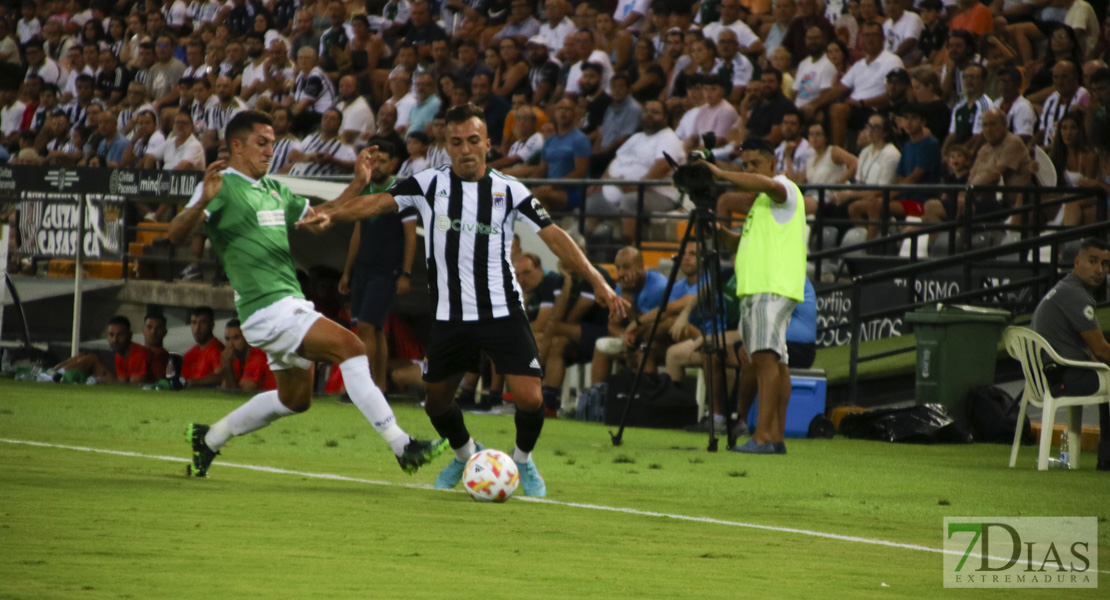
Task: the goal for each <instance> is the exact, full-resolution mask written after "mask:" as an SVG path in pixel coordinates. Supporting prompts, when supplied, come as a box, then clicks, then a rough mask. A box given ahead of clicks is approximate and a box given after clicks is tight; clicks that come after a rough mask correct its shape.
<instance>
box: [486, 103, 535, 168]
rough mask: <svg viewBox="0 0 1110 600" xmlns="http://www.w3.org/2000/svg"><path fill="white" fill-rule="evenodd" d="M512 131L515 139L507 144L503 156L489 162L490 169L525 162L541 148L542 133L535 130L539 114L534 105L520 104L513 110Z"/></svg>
mask: <svg viewBox="0 0 1110 600" xmlns="http://www.w3.org/2000/svg"><path fill="white" fill-rule="evenodd" d="M513 121H514V123H513V129H515V131H514V132H513V133H514V134H515V135H516V141H515V142H513V145H512V146H509V151H508V153H506V154H505V156H503V157H501V158H499V159H497V160H495V161H493V162H491V163H489V166H490V168H492V169H504V168H505V167H511V166H513V165H519V164H521V163H527V162H528V161H529V160H531V159H532V157H533V156H535V155H536V154H537V153H539V152H541V151H542V150H543V134H542V133H540V132H538V131H536V125H537V124H538V122H539V116H538V115H537V114H536V109H535V107H532V106H522V107H520V108H518V109H516V111H514V112H513Z"/></svg>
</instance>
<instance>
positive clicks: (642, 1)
mask: <svg viewBox="0 0 1110 600" xmlns="http://www.w3.org/2000/svg"><path fill="white" fill-rule="evenodd" d="M648 4H649V3H648V0H619V1H618V2H617V7H616V9H614V10H613V20H614V21H616V24H617V28H619V29H623V30H625V31H627V32H629V33H631V34H632V35H636V34H638V33H640V30H641V29H643V28H644V23H645V22H646V20H647V14H648Z"/></svg>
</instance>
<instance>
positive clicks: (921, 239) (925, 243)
mask: <svg viewBox="0 0 1110 600" xmlns="http://www.w3.org/2000/svg"><path fill="white" fill-rule="evenodd" d="M906 223H921V218H920V217H913V216H906ZM928 247H929V234H927V233H925V234H922V235H919V236H917V258H927V257H928V255H929V252H928ZM912 250H913V242H912V241H911V240H910V238H906V239H904V240H902V247H901V248H900V249H899V251H898V256H901V257H902V258H912V257H911V256H910V252H911V251H912Z"/></svg>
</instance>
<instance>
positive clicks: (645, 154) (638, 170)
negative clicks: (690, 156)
mask: <svg viewBox="0 0 1110 600" xmlns="http://www.w3.org/2000/svg"><path fill="white" fill-rule="evenodd" d="M642 123H643V126H644V130H643V131H641V132H640V133H637V134H634V135H633V136H632V137H630V138H628V140H627V141H626V142H625V143H624V144H622V145H621V147H620V148H618V149H617V155H616V157H614V158H613V162H612V163H610V164H609V168H607V169H605V174H604V175H602V179H613V180H624V181H636V180H641V179H655V180H662V179H667V178H668V177H670V176H671V167H670V165H669V164H668V163H667V159H666V158H664V157H663V153H667V154H669V155H671V156H672V157H674V158H675V159H676V160H678V161H680V162H684V157H685V155H684V153H683V150H682V140H680V139H678V136H677V135H675V132H674V130H672V129H671V128H670V127H667V118H666V113H665V112H664V111H663V103H662V102H658V101H650V102H647V103H645V104H644V116H643V121H642ZM587 192H588V193H587V196H586V216H587V218H586V232H587V233H593V231H594V229H595V228H597V225H598V221H599V218H598V217H604V216H614V215H622V218H621V236H622V237H621V239H622V240H624V241H631V240H632V238H633V237H634V236H635V233H636V219H635V217H644V216H645V215H637V214H636V204H637V192H636V186H634V185H620V186H618V185H606V186H592V187H590V188H589V190H587ZM677 203H678V190H676V189H674V187H672V186H650V187H645V188H644V212H645V213H648V212H660V211H668V210H671V209H673V208H674V207H675V205H676V204H677ZM626 215H627V216H626Z"/></svg>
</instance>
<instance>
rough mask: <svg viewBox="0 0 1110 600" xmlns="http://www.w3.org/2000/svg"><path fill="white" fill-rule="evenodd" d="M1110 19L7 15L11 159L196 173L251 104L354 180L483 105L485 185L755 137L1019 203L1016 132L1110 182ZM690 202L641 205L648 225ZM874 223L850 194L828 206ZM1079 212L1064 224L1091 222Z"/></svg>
mask: <svg viewBox="0 0 1110 600" xmlns="http://www.w3.org/2000/svg"><path fill="white" fill-rule="evenodd" d="M1100 9H1105V6H1100ZM1108 25H1110V23H1108V22H1106V21H1100V20H1099V18H1098V16H1097V15H1096V12H1095V10H1094V9H1093V8H1092V6H1091V5H1090V4H1088V2H1086V0H1051V1H1048V2H1045V1H1043V0H1042V1H1037V2H1025V1H1022V0H995V1H994V2H991V3H980V2H977V1H975V0H944V1H943V2H942V0H886V1H885V2H879V1H877V0H849V1H848V2H844V1H842V0H832V1H830V2H828V3H825V2H821V1H819V0H781V1H778V2H773V3H772V2H768V1H766V0H704V1H701V2H691V1H689V0H674V1H663V0H658V1H656V2H653V3H649V2H648V0H593V1H590V2H579V3H572V2H568V1H567V0H547V1H546V2H544V1H542V0H535V1H533V0H447V1H442V0H430V1H429V0H416V1H413V2H410V1H409V0H389V1H388V2H382V1H381V0H368V1H366V2H359V1H356V2H342V1H340V0H330V1H325V0H269V1H261V0H228V1H227V2H219V1H216V0H208V1H199V0H194V1H193V2H191V3H188V2H186V1H185V0H167V1H165V2H156V1H152V0H119V1H114V2H113V1H111V0H35V1H31V0H23V2H22V3H21V4H20V3H19V2H18V1H16V2H12V1H8V2H3V3H0V63H2V64H3V65H4V68H5V69H6V75H9V76H8V77H6V78H5V85H4V86H3V87H4V88H5V89H4V91H3V92H2V93H0V94H2V95H0V106H2V122H0V135H2V139H0V142H2V146H3V148H0V160H9V161H10V162H13V163H42V162H46V163H49V164H56V165H104V166H124V167H142V168H163V169H199V168H203V167H204V166H205V165H206V164H208V163H211V162H212V161H214V160H216V159H217V158H219V156H220V153H221V148H220V146H221V144H220V142H221V141H222V140H221V138H222V135H223V131H222V130H223V126H224V125H225V124H226V123H227V121H228V120H229V119H230V118H231V116H233V115H235V114H236V113H237V112H239V111H242V110H244V109H247V108H257V109H260V110H262V111H264V112H267V113H269V114H271V115H272V116H273V118H274V121H275V130H276V131H275V133H276V134H277V136H278V144H277V148H276V150H275V156H274V158H273V161H272V162H271V170H272V172H274V173H290V174H293V175H307V176H312V175H339V174H345V173H349V172H350V171H351V168H352V165H353V161H354V156H355V154H356V152H357V151H358V150H359V149H360V148H362V147H365V146H366V145H367V144H368V143H369V142H370V141H371V138H382V139H387V140H390V141H392V142H394V144H395V145H396V146H397V147H399V149H400V151H401V155H402V157H401V158H402V160H401V166H400V173H399V174H400V175H401V176H406V175H409V174H411V173H414V172H417V171H419V170H420V169H422V168H425V167H436V166H439V165H442V164H444V163H445V161H446V160H447V158H446V152H445V151H444V146H443V144H444V133H445V129H444V124H443V115H444V113H445V112H446V110H447V109H448V108H450V107H452V106H457V105H460V104H463V103H467V102H470V103H473V104H475V105H477V106H479V107H481V108H482V109H483V111H484V113H485V117H486V120H487V121H488V122H489V124H490V136H491V139H492V141H493V144H494V149H493V152H492V155H493V156H492V157H491V158H492V159H494V162H493V164H494V166H495V167H496V168H500V169H502V170H503V171H504V172H506V173H508V174H515V175H519V176H528V177H538V178H546V179H560V178H581V177H586V176H591V177H601V178H604V179H614V180H637V179H663V178H666V177H668V176H669V174H670V170H669V168H668V167H667V164H666V163H665V162H663V161H662V158H661V155H660V153H659V152H657V151H656V150H664V151H668V153H669V154H671V155H672V156H676V157H677V158H681V156H682V155H683V154H685V153H686V151H689V150H695V149H700V148H703V147H705V145H706V144H707V143H708V144H709V146H710V147H711V148H710V149H711V150H713V152H714V154H716V155H717V157H718V158H720V159H723V160H722V162H723V164H725V165H726V168H728V166H732V167H733V168H736V169H739V165H737V164H734V163H733V161H735V159H737V157H738V154H739V151H738V150H737V148H738V146H739V144H740V142H741V141H743V140H744V139H745V138H747V137H748V136H760V137H764V138H766V139H768V140H770V141H771V142H772V143H774V144H776V145H777V146H778V148H777V155H778V165H777V167H778V169H777V170H778V171H779V172H781V173H785V174H787V176H788V177H790V178H791V179H793V180H794V181H796V182H798V183H800V184H826V183H847V182H858V183H868V184H913V183H936V182H959V181H964V180H968V181H970V182H971V183H978V184H989V183H995V182H998V181H1003V182H1005V183H1007V184H1011V183H1015V184H1019V185H1020V184H1022V183H1027V182H1028V181H1029V177H1030V175H1031V173H1032V169H1033V168H1034V166H1035V165H1034V163H1033V162H1032V161H1031V160H1016V161H1015V160H1010V159H1014V158H1015V157H1016V155H1017V153H1018V147H1017V146H1015V145H1014V140H1013V138H1011V137H1009V136H1008V135H1005V134H1006V133H1009V134H1013V135H1014V136H1016V137H1017V138H1018V139H1020V141H1021V142H1022V143H1023V144H1025V146H1026V148H1027V149H1029V150H1030V151H1031V150H1032V149H1033V148H1035V147H1040V148H1042V149H1043V150H1044V151H1045V152H1046V153H1047V155H1048V157H1050V158H1051V161H1052V166H1053V167H1054V169H1055V171H1056V172H1057V175H1058V180H1059V181H1060V182H1062V183H1063V184H1065V185H1069V186H1094V185H1099V184H1101V185H1104V186H1106V185H1107V181H1108V177H1110V117H1108V115H1107V108H1108V105H1110V71H1107V65H1106V62H1105V61H1106V58H1107V55H1108V53H1110V40H1108V38H1107V35H1108V33H1107V30H1108V29H1110V27H1108ZM12 73H16V74H17V76H16V77H11V76H10V75H11V74H12ZM992 109H997V110H998V111H1000V113H1001V115H1002V117H1003V118H1004V121H1005V128H1004V129H999V128H995V129H996V131H994V133H993V134H992V133H989V132H990V131H991V126H990V125H986V124H985V123H984V121H985V120H987V121H990V118H989V117H988V113H989V112H990V111H991V110H992ZM710 133H712V134H714V135H713V136H712V137H709V136H707V134H710ZM992 140H993V141H992ZM999 155H1002V156H1004V157H1005V158H1006V159H1007V160H1000V159H999ZM1031 155H1032V154H1030V156H1031ZM983 165H986V166H983ZM977 166H978V167H979V168H976V167H977ZM633 191H634V190H633V188H630V187H629V186H621V185H619V184H615V185H612V186H601V187H599V188H597V189H591V190H588V191H587V193H586V194H585V197H584V198H582V197H579V196H580V194H579V191H578V190H574V189H570V190H568V189H564V188H560V187H558V186H547V187H541V188H539V189H538V190H537V192H536V195H537V197H539V198H541V199H542V201H543V202H544V204H545V206H546V207H547V208H548V209H550V210H562V209H574V208H577V207H582V206H584V207H585V209H586V210H587V212H588V213H590V216H591V217H594V216H597V217H601V218H604V217H606V216H613V215H617V214H627V213H628V212H630V209H632V208H634V204H635V202H634V193H633ZM933 199H934V198H928V197H924V196H923V195H921V194H915V193H905V194H903V195H901V196H899V198H898V200H899V201H898V202H896V203H895V204H894V205H893V206H892V211H893V212H894V213H895V214H899V215H900V214H902V213H905V214H907V215H911V216H918V217H925V218H926V220H929V219H933V220H939V219H944V218H951V217H954V216H955V214H956V213H957V212H959V211H960V210H962V206H963V204H962V199H960V198H942V199H941V198H938V199H936V200H938V202H937V203H935V205H934V206H932V207H928V206H927V204H928V201H929V200H933ZM676 200H677V194H676V193H675V192H674V190H673V189H671V188H668V187H658V188H651V191H650V193H648V194H647V197H646V199H645V207H646V209H647V210H649V211H656V210H669V209H671V208H674V207H675V204H676ZM1004 200H1006V201H1013V200H1014V199H1004ZM732 202H735V198H733V197H729V196H727V195H726V197H725V198H724V199H722V205H723V207H724V208H730V207H731V206H732V205H731V204H730V203H732ZM879 204H880V200H879V199H878V198H877V197H876V196H873V195H868V194H860V193H848V194H841V195H838V196H837V197H835V198H834V200H833V202H830V203H829V206H827V207H825V210H828V211H829V212H830V213H832V214H839V215H841V216H853V217H856V218H864V217H865V216H868V215H869V216H871V217H876V216H877V214H878V210H879ZM1068 208H1069V210H1067V211H1061V213H1063V212H1067V214H1066V215H1065V214H1061V215H1059V219H1060V221H1061V222H1063V223H1065V224H1069V223H1081V222H1084V221H1089V220H1091V219H1092V218H1093V214H1094V211H1093V210H1092V207H1091V206H1090V205H1089V203H1088V205H1083V206H1080V205H1077V206H1075V207H1070V206H1069V207H1068ZM167 210H168V209H163V210H161V211H158V210H151V211H149V213H148V215H147V216H148V217H149V218H151V219H159V220H167V219H168V218H169V217H170V216H172V215H169V214H168V213H167ZM723 212H724V211H723ZM594 224H595V223H594V222H591V228H592V227H593V225H594ZM630 227H631V223H630V221H629V220H628V219H627V218H626V219H625V220H624V222H623V223H622V226H621V227H620V228H619V229H618V230H617V231H616V232H615V233H614V235H615V237H618V238H621V239H628V238H629V232H630ZM875 232H876V230H875V229H874V228H872V231H871V232H870V235H871V236H874V235H875Z"/></svg>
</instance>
